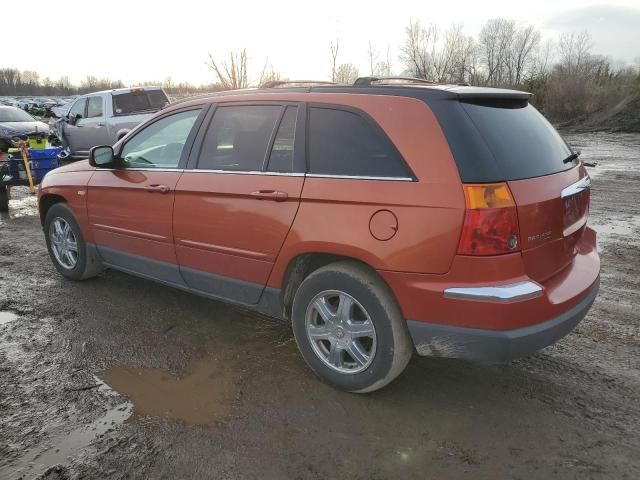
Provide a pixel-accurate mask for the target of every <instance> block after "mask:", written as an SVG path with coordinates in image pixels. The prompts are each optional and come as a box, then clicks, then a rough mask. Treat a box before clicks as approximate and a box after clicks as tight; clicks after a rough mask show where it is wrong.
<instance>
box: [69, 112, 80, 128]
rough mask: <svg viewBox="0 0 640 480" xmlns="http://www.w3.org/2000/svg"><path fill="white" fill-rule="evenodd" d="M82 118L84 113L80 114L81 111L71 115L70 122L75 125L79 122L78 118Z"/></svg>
mask: <svg viewBox="0 0 640 480" xmlns="http://www.w3.org/2000/svg"><path fill="white" fill-rule="evenodd" d="M81 118H82V115H80V114H79V113H77V114H75V115H69V124H70V125H75V124H76V123H78V120H80V119H81Z"/></svg>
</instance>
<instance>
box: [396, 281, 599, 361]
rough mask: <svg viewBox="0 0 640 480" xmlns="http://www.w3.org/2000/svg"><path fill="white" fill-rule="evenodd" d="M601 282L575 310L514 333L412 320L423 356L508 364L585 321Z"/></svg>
mask: <svg viewBox="0 0 640 480" xmlns="http://www.w3.org/2000/svg"><path fill="white" fill-rule="evenodd" d="M599 287H600V278H599V277H598V279H596V281H595V283H594V284H593V285H592V286H591V287H590V289H589V291H588V293H587V295H586V296H585V297H584V298H583V299H582V300H581V301H580V302H579V303H578V304H577V305H575V306H574V307H572V308H571V309H570V310H567V311H566V312H564V313H562V314H560V315H558V316H557V317H555V318H553V319H551V320H547V321H545V322H542V323H538V324H535V325H531V326H528V327H523V328H517V329H514V330H501V331H498V330H482V329H478V328H467V327H456V326H452V325H439V324H433V323H425V322H416V321H411V320H409V321H408V322H407V324H408V326H409V332H410V333H411V337H412V338H413V342H414V344H415V346H416V350H417V352H418V354H419V355H423V356H433V357H448V358H463V359H467V360H477V361H483V362H489V363H505V362H508V361H510V360H514V359H516V358H521V357H525V356H527V355H529V354H531V353H533V352H536V351H538V350H540V349H541V348H544V347H546V346H548V345H551V344H552V343H554V342H556V341H557V340H559V339H560V338H562V337H564V336H565V335H567V334H568V333H569V332H570V331H571V330H573V329H574V328H575V326H576V325H577V324H578V323H579V322H580V321H581V320H582V319H583V318H584V317H585V315H586V314H587V312H588V311H589V309H590V308H591V305H592V304H593V301H594V300H595V298H596V295H597V294H598V290H599Z"/></svg>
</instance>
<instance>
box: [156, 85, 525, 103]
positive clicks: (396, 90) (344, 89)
mask: <svg viewBox="0 0 640 480" xmlns="http://www.w3.org/2000/svg"><path fill="white" fill-rule="evenodd" d="M292 83H295V82H292ZM278 93H282V94H287V93H298V94H305V93H350V94H358V95H395V96H408V97H413V96H416V95H419V96H421V97H422V96H430V97H440V98H451V99H460V100H462V99H483V98H485V99H487V98H492V99H519V100H529V99H530V97H531V93H529V92H523V91H519V90H510V89H504V88H491V87H478V86H471V85H454V84H437V83H424V84H418V83H404V84H403V83H382V84H371V85H338V84H336V85H321V84H318V85H312V86H291V87H287V86H284V85H283V86H278V87H274V88H245V89H241V90H225V91H221V92H214V93H206V94H202V95H196V96H193V97H188V98H184V99H182V100H178V101H176V102H173V103H171V104H170V105H167V107H165V108H172V107H174V106H176V105H185V106H186V105H187V104H189V105H196V104H203V103H212V102H215V101H216V100H217V99H219V98H220V97H231V96H233V97H237V96H243V95H251V96H255V95H262V94H264V95H265V98H268V99H271V100H277V94H278Z"/></svg>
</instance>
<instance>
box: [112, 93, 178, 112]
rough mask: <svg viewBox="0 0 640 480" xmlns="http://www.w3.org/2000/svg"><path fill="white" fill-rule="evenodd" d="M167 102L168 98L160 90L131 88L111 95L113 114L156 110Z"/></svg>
mask: <svg viewBox="0 0 640 480" xmlns="http://www.w3.org/2000/svg"><path fill="white" fill-rule="evenodd" d="M168 103H169V99H168V98H167V96H166V95H165V93H164V92H163V91H162V90H133V91H131V92H128V93H121V94H118V95H113V114H114V115H115V116H118V115H133V114H135V113H151V112H157V111H158V110H160V109H161V108H162V107H164V106H165V105H167V104H168Z"/></svg>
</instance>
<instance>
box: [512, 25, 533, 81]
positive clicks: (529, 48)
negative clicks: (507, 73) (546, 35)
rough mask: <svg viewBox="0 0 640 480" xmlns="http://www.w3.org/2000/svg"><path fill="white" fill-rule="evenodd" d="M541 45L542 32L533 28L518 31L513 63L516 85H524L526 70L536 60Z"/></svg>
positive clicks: (513, 47) (514, 44)
mask: <svg viewBox="0 0 640 480" xmlns="http://www.w3.org/2000/svg"><path fill="white" fill-rule="evenodd" d="M539 45H540V32H539V31H538V30H536V29H535V28H534V27H532V26H528V27H523V28H521V29H518V31H517V32H516V34H515V38H514V41H513V44H512V55H511V58H512V63H513V66H514V70H515V78H514V79H513V81H514V82H515V84H516V85H520V84H521V83H522V80H523V77H524V74H525V73H526V69H527V68H528V67H529V66H530V65H531V63H532V62H533V60H534V55H535V53H536V51H537V50H538V47H539Z"/></svg>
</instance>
